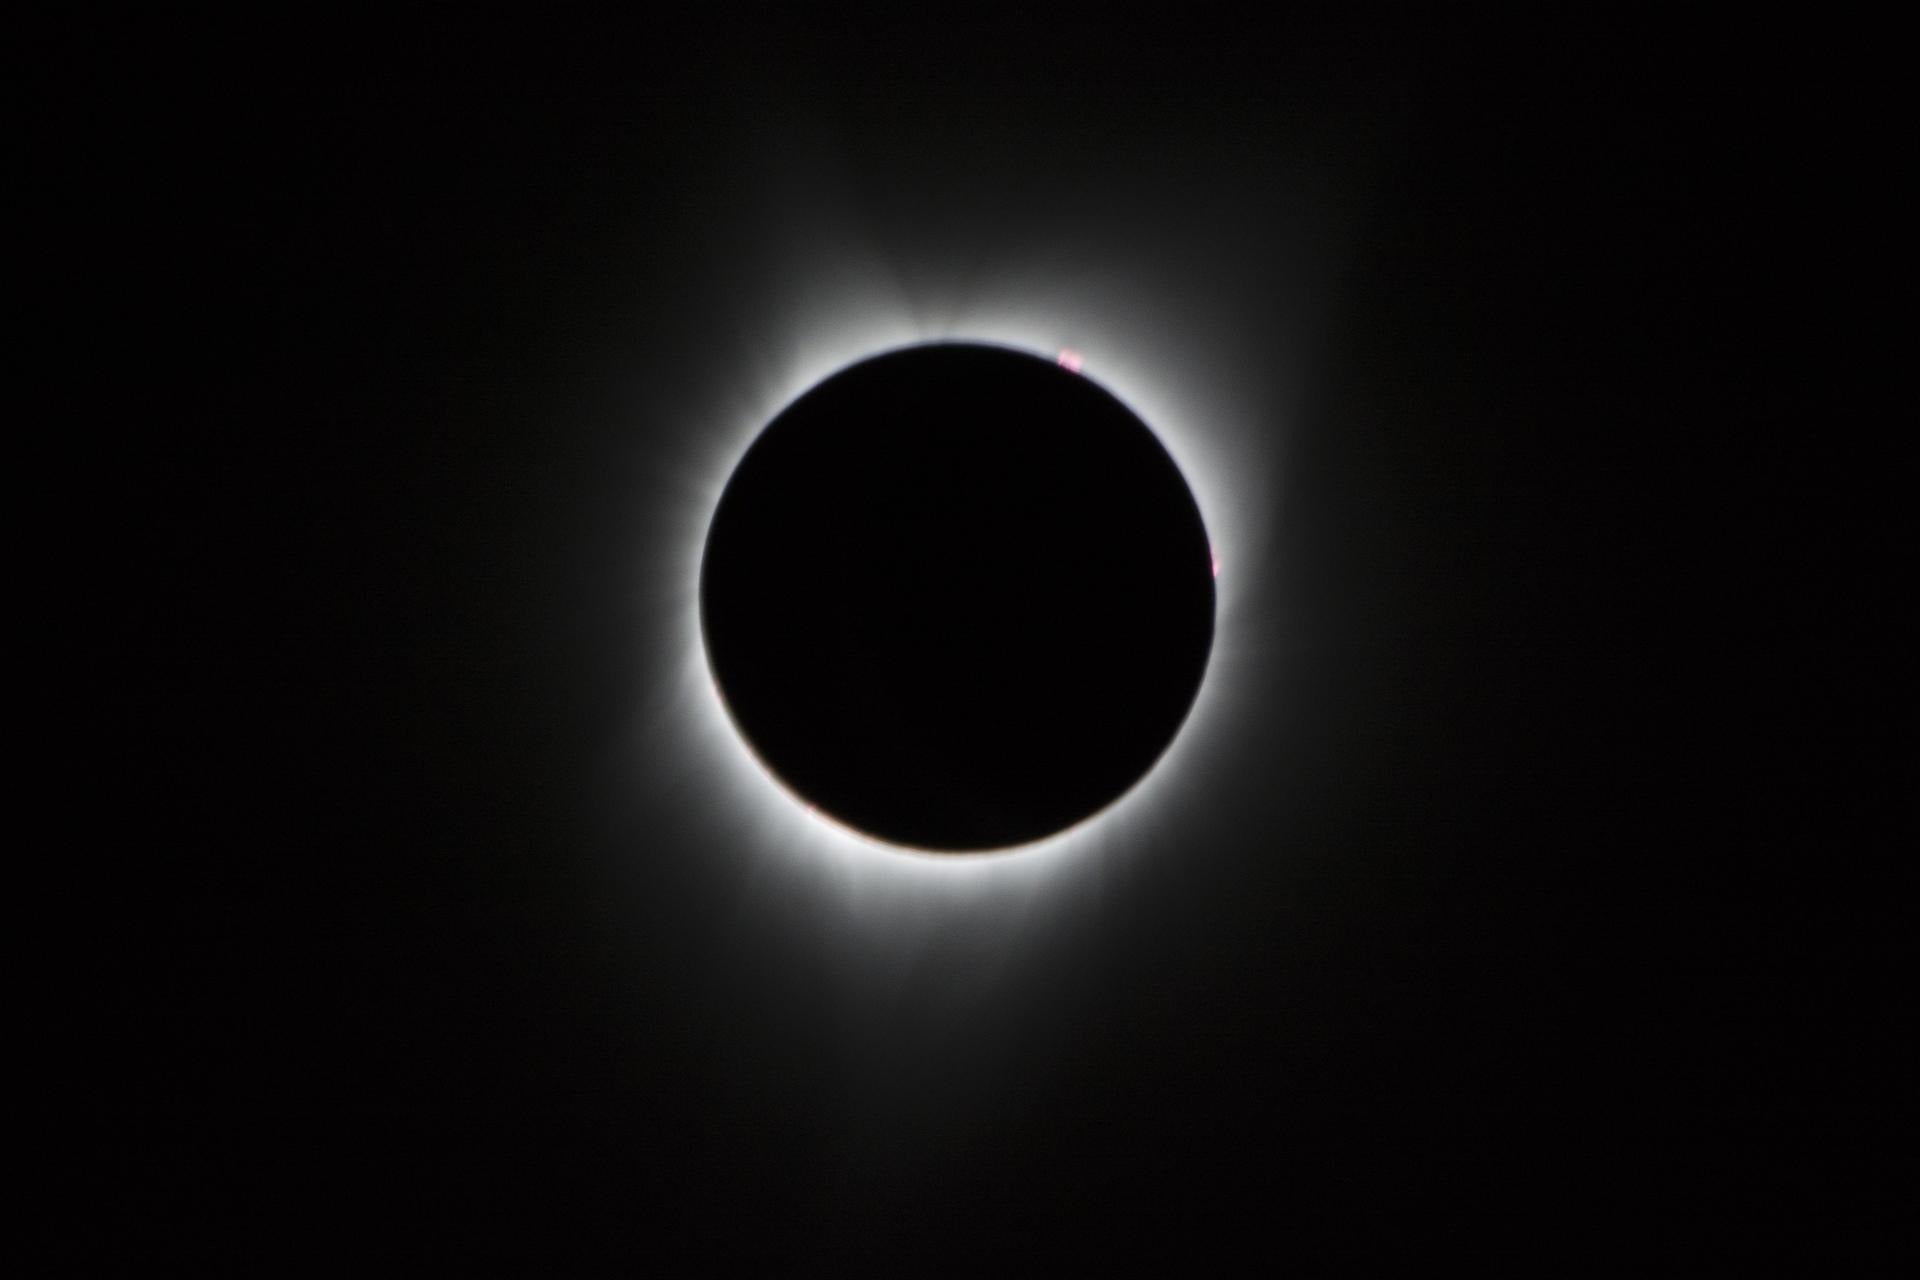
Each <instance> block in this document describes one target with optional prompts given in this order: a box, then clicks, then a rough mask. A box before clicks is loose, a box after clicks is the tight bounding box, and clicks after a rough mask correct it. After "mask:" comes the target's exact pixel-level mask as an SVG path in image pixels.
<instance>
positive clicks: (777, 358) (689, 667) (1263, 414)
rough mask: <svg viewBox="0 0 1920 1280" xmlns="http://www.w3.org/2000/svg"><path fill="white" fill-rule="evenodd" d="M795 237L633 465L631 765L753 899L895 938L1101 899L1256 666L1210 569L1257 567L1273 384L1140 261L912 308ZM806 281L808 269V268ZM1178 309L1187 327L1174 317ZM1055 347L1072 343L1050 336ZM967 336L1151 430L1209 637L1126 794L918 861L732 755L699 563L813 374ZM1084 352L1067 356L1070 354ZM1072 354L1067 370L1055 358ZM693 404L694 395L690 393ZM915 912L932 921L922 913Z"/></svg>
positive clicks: (1259, 666) (862, 272)
mask: <svg viewBox="0 0 1920 1280" xmlns="http://www.w3.org/2000/svg"><path fill="white" fill-rule="evenodd" d="M838 248H839V250H840V252H838V253H833V252H826V251H823V250H822V249H821V248H820V247H819V246H814V247H812V249H811V250H810V252H809V253H808V254H807V255H805V256H804V257H803V258H797V259H796V261H797V262H804V263H805V266H804V268H801V267H796V272H797V273H798V276H799V278H798V279H792V280H788V281H785V282H784V284H783V287H782V289H780V290H778V292H781V293H782V294H783V295H784V296H782V297H778V298H771V299H769V298H765V297H763V298H760V299H756V300H755V301H756V303H758V304H759V306H760V307H761V310H760V311H759V313H758V314H759V318H760V322H759V323H757V324H756V328H757V329H758V333H756V334H755V335H753V338H754V339H755V340H754V341H748V342H743V343H742V345H743V346H744V347H746V348H748V349H747V350H746V351H745V352H743V353H742V359H740V360H735V361H732V362H730V363H729V364H728V368H729V370H730V371H731V373H732V374H733V375H735V377H736V379H737V380H736V381H735V382H734V384H733V385H732V386H731V387H729V388H726V389H724V390H723V389H720V386H719V385H718V384H719V383H720V382H721V381H722V380H720V379H719V378H718V373H719V371H718V370H716V371H715V375H714V376H715V380H716V384H717V385H716V387H715V389H714V390H713V391H712V392H711V394H710V395H706V396H703V395H702V394H700V393H699V392H698V391H693V392H689V393H688V394H687V395H686V396H685V397H684V399H682V400H680V401H677V402H675V403H674V404H672V405H670V406H668V408H669V410H670V411H671V412H673V413H674V414H676V415H683V416H684V425H683V427H682V428H681V429H680V430H679V432H678V435H677V437H676V439H677V441H678V443H679V444H680V445H681V446H682V452H681V455H680V456H679V457H678V458H677V459H672V460H669V464H670V465H672V468H673V469H672V474H671V475H670V476H660V475H659V474H658V473H659V471H660V465H661V464H660V462H659V461H657V460H656V461H654V462H652V463H651V464H650V465H649V467H648V470H650V471H653V472H655V474H656V479H657V480H659V481H661V483H658V484H656V486H655V489H656V493H657V495H658V501H656V503H655V504H654V505H653V508H652V514H653V515H654V517H655V518H656V523H655V525H654V527H653V528H652V530H651V531H650V534H649V536H648V538H647V539H646V541H647V543H648V545H647V546H646V548H645V555H644V556H643V561H642V563H641V564H639V565H637V566H636V567H637V569H638V571H639V572H640V573H641V575H642V576H643V588H642V589H643V594H644V595H645V596H646V597H647V598H648V600H647V604H648V607H647V611H646V617H645V622H644V625H645V626H647V627H648V628H649V629H650V630H651V634H650V635H648V636H646V637H644V639H645V640H646V641H647V642H648V647H650V648H652V649H654V650H655V651H656V652H657V651H658V649H659V648H660V646H661V645H662V644H665V645H666V646H668V647H669V648H670V650H671V652H672V653H673V654H674V655H676V657H675V663H676V668H677V671H676V674H675V676H674V678H673V679H672V681H671V687H670V688H665V689H662V688H660V687H659V686H658V685H657V683H656V684H655V685H654V687H653V689H652V692H651V695H650V696H649V697H648V698H647V699H646V704H645V705H644V706H643V707H642V708H641V709H640V713H639V715H638V720H639V723H638V724H637V725H636V736H635V738H634V748H635V751H636V755H637V756H638V759H637V760H636V761H635V764H636V766H637V767H639V768H640V769H642V770H643V771H645V772H647V773H651V774H654V775H656V780H658V775H661V774H666V775H669V781H668V785H670V788H671V806H672V808H673V810H674V811H675V812H674V813H673V814H672V816H673V817H674V819H675V820H676V821H677V822H678V823H680V824H682V825H683V826H685V827H688V828H691V829H692V831H693V833H694V834H695V836H696V837H697V838H701V839H702V843H703V844H705V845H706V846H708V847H710V848H712V849H714V850H715V851H716V852H717V853H723V854H724V855H725V856H728V857H735V858H739V859H740V860H741V863H742V865H743V867H744V871H743V874H744V875H746V876H747V878H748V881H749V882H750V883H751V884H753V885H755V886H757V891H759V892H762V893H764V894H765V895H767V896H768V897H770V898H771V897H778V898H781V899H787V900H793V899H806V900H810V901H812V902H814V903H815V905H818V906H831V905H834V904H837V905H838V907H839V908H840V910H839V911H838V912H837V913H834V912H830V914H834V915H837V918H839V919H841V920H843V921H847V920H852V921H855V922H858V923H862V924H868V923H871V922H874V921H885V922H887V923H886V925H885V927H886V928H887V929H888V930H892V929H895V928H911V927H913V926H914V924H915V922H916V921H920V922H923V923H924V922H926V921H930V920H933V919H935V918H937V917H939V916H940V915H942V914H943V913H944V912H945V911H946V910H947V909H949V908H950V907H954V906H957V905H961V904H965V903H978V904H982V905H988V906H991V908H992V909H993V912H994V915H995V917H996V918H998V919H1001V920H1009V919H1012V920H1017V919H1019V918H1021V917H1022V916H1023V915H1024V910H1023V907H1024V906H1025V905H1029V904H1031V905H1038V903H1039V902H1040V900H1043V899H1046V898H1049V897H1051V896H1052V895H1055V894H1057V893H1059V892H1061V891H1067V890H1070V891H1072V892H1076V893H1088V892H1095V893H1097V892H1098V891H1099V882H1100V881H1101V880H1102V879H1104V878H1105V877H1108V876H1111V875H1114V874H1115V873H1116V872H1119V871H1121V870H1122V869H1123V868H1124V865H1125V864H1126V862H1127V861H1128V859H1129V858H1130V857H1132V856H1133V855H1135V854H1137V853H1140V852H1141V851H1143V850H1149V849H1154V848H1168V847H1176V848H1177V846H1178V844H1179V841H1180V837H1181V829H1182V825H1183V824H1182V822H1181V821H1180V819H1181V815H1182V814H1183V813H1184V814H1192V813H1196V812H1199V811H1201V810H1203V809H1205V808H1207V807H1208V797H1207V794H1206V792H1207V785H1206V783H1207V779H1209V778H1210V777H1217V776H1219V775H1220V774H1222V773H1223V772H1229V771H1226V770H1223V769H1221V768H1219V767H1218V766H1219V765H1221V764H1223V763H1224V762H1225V761H1226V760H1227V759H1228V758H1229V756H1230V755H1231V753H1232V752H1233V750H1234V743H1235V739H1236V736H1237V728H1238V720H1237V716H1238V713H1239V709H1240V708H1242V707H1244V706H1247V705H1249V704H1251V703H1253V702H1254V701H1256V699H1255V697H1254V696H1253V695H1254V694H1255V693H1256V692H1257V689H1256V688H1255V684H1256V683H1257V681H1258V680H1259V679H1260V675H1259V672H1260V671H1262V670H1263V669H1264V668H1265V666H1266V665H1267V664H1265V663H1251V662H1247V661H1245V659H1246V658H1247V657H1248V656H1249V654H1248V649H1249V647H1250V646H1249V645H1248V643H1247V642H1248V640H1249V636H1248V635H1247V632H1246V615H1247V611H1248V606H1249V605H1250V604H1251V603H1252V602H1250V601H1249V600H1247V599H1246V598H1244V597H1243V594H1242V591H1243V585H1242V584H1246V583H1249V582H1252V581H1257V580H1258V577H1259V575H1258V574H1255V573H1241V574H1237V575H1233V576H1230V577H1221V576H1219V566H1220V564H1221V563H1222V561H1223V560H1224V559H1225V558H1227V557H1232V558H1233V560H1234V561H1235V562H1236V563H1239V564H1255V563H1257V561H1258V557H1259V555H1260V552H1261V548H1262V543H1263V539H1264V534H1265V521H1266V518H1267V516H1268V512H1269V510H1270V495H1269V494H1267V493H1265V492H1263V489H1262V478H1263V477H1264V476H1265V475H1266V474H1267V473H1268V469H1269V467H1268V464H1269V462H1270V460H1271V457H1272V452H1271V451H1272V449H1273V447H1274V446H1273V439H1274V429H1275V428H1274V423H1273V421H1272V412H1273V406H1272V405H1271V404H1270V403H1269V399H1270V397H1269V390H1270V387H1269V385H1268V384H1267V383H1263V381H1262V380H1261V379H1260V378H1258V377H1252V376H1249V375H1248V373H1247V370H1246V357H1245V355H1244V353H1240V352H1237V351H1236V349H1235V345H1234V343H1232V342H1231V341H1230V340H1228V338H1227V335H1231V334H1233V333H1236V332H1238V331H1240V329H1241V326H1240V325H1238V324H1237V323H1236V322H1235V321H1236V318H1235V317H1234V316H1232V315H1223V314H1219V313H1218V312H1214V311H1212V304H1211V303H1210V300H1209V297H1208V291H1207V290H1205V289H1198V288H1194V287H1191V285H1189V286H1188V287H1185V288H1181V287H1178V286H1173V287H1165V288H1163V287H1160V286H1161V285H1163V284H1164V283H1165V282H1157V281H1155V280H1153V279H1151V278H1149V274H1148V273H1147V272H1145V271H1144V270H1143V271H1142V272H1141V273H1140V275H1139V276H1137V277H1134V278H1131V279H1129V277H1127V276H1126V275H1125V274H1123V273H1118V272H1116V273H1114V274H1113V275H1112V276H1106V277H1101V278H1100V280H1099V281H1098V282H1093V281H1090V280H1089V279H1088V277H1087V276H1086V275H1085V274H1084V273H1079V274H1076V273H1073V272H1068V271H1064V270H1061V271H1053V272H1049V271H1048V270H1045V269H1033V268H1031V266H1029V267H1027V268H1024V269H1023V268H1022V267H1021V265H1020V263H1019V262H1017V261H1013V260H1009V261H1008V262H1007V263H1006V273H1007V274H1006V277H1005V279H1003V280H1001V281H999V282H998V284H997V285H996V284H993V283H991V282H989V283H988V284H987V285H985V286H984V287H983V286H982V285H981V283H980V282H974V284H973V287H970V288H968V289H964V290H963V289H959V288H953V289H950V290H940V289H935V290H932V291H931V292H932V293H933V294H934V295H936V296H938V297H940V298H941V299H942V300H943V301H944V302H945V304H946V305H944V306H937V307H936V306H930V305H928V303H927V299H926V296H925V295H924V293H923V294H922V296H919V297H917V298H916V297H912V296H910V295H911V294H912V293H913V291H910V290H908V289H907V288H906V287H905V286H904V285H903V284H902V283H901V275H900V273H899V272H898V271H897V270H895V269H893V268H890V267H889V268H883V267H881V266H880V265H878V264H877V263H876V261H875V257H874V255H872V254H863V253H854V252H850V251H847V248H846V246H845V244H844V243H843V244H841V245H840V246H838ZM807 272H815V273H818V274H817V275H813V276H809V275H808V274H807ZM1182 303H1184V304H1185V310H1186V314H1184V315H1182V314H1180V313H1181V310H1182V307H1181V305H1180V304H1182ZM1067 340H1070V341H1071V343H1072V345H1070V346H1069V345H1067ZM947 341H966V342H981V343H988V344H992V345H998V346H1003V347H1007V348H1011V349H1015V350H1020V351H1023V352H1027V353H1030V354H1033V355H1036V356H1039V357H1040V358H1042V359H1050V360H1054V361H1057V362H1058V363H1060V364H1062V365H1063V366H1065V367H1072V368H1075V369H1076V371H1084V374H1085V376H1088V377H1091V378H1093V379H1094V380H1095V381H1096V382H1097V383H1099V384H1100V385H1101V386H1103V387H1105V388H1106V389H1107V390H1108V391H1110V392H1111V393H1112V394H1114V395H1115V396H1116V397H1118V398H1119V399H1120V400H1121V401H1122V402H1123V403H1125V404H1126V405H1127V406H1128V407H1129V408H1130V409H1131V410H1132V411H1133V412H1134V413H1135V414H1136V415H1137V416H1138V417H1139V418H1140V419H1141V420H1142V421H1143V422H1145V423H1146V424H1147V426H1148V427H1149V428H1150V429H1151V430H1152V431H1153V432H1154V434H1155V435H1156V436H1157V437H1158V438H1159V440H1160V441H1161V443H1162V444H1163V445H1164V446H1165V447H1166V449H1167V451H1168V453H1169V454H1170V455H1171V456H1172V458H1173V460H1174V462H1175V464H1176V465H1177V466H1178V467H1179V469H1180V471H1181V473H1182V474H1183V476H1184V477H1185V479H1186V481H1187V484H1188V487H1189V488H1190V490H1191V491H1192V493H1193V495H1194V499H1195V501H1196V503H1197V504H1198V506H1199V509H1200V513H1201V517H1202V519H1203V520H1204V522H1205V525H1206V528H1207V531H1208V536H1209V538H1210V540H1211V542H1212V545H1213V555H1214V560H1213V567H1214V573H1215V576H1216V589H1215V621H1214V643H1213V649H1212V653H1211V655H1210V658H1209V662H1208V666H1207V670H1206V674H1205V677H1204V679H1203V681H1202V684H1201V687H1200V689H1199V692H1198V694H1197V696H1196V698H1195V700H1194V703H1193V706H1192V708H1191V710H1190V712H1189V714H1188V717H1187V719H1186V722H1185V723H1184V724H1183V726H1182V727H1181V729H1180V731H1179V733H1178V734H1177V735H1176V736H1175V737H1174V739H1173V742H1172V743H1171V744H1170V746H1169V747H1168V748H1167V750H1166V752H1165V753H1164V755H1162V757H1161V758H1160V760H1159V761H1158V762H1157V763H1156V764H1155V765H1154V766H1153V768H1152V769H1151V770H1149V771H1148V773H1147V774H1146V775H1145V777H1143V778H1142V779H1140V781H1139V782H1137V783H1136V784H1135V785H1134V787H1133V788H1132V789H1131V790H1129V791H1128V792H1127V793H1126V794H1125V795H1123V796H1121V797H1120V798H1119V799H1118V800H1116V801H1115V802H1113V803H1112V804H1111V805H1109V806H1108V807H1107V808H1106V809H1104V810H1102V811H1100V812H1099V813H1096V814H1095V815H1093V816H1092V817H1090V818H1088V819H1086V820H1084V821H1082V822H1081V823H1079V824H1078V825H1076V826H1074V827H1072V828H1070V829H1068V830H1066V831H1063V832H1060V833H1057V834H1055V835H1053V836H1050V837H1047V838H1045V839H1042V840H1039V841H1036V842H1033V843H1030V844H1025V845H1020V846H1017V847H1014V848H1010V849H1005V850H995V851H988V852H982V853H966V854H934V853H926V852H921V851H916V850H912V849H907V848H903V847H901V846H898V845H893V844H889V843H886V842H883V841H880V840H878V839H875V838H872V837H869V836H866V835H864V834H862V833H860V832H858V831H855V830H852V829H850V828H848V827H846V826H843V825H841V824H839V823H837V822H835V821H834V820H832V819H831V818H829V817H827V816H825V815H824V814H822V813H820V812H819V810H818V809H817V808H815V807H814V806H812V805H811V804H809V803H808V802H807V801H805V800H804V799H802V798H800V797H798V796H796V795H795V794H794V793H792V792H791V791H789V790H788V789H787V788H786V786H785V785H784V784H783V783H781V782H780V781H779V780H778V779H777V778H776V777H775V776H774V775H773V774H772V773H771V772H770V771H769V770H768V769H767V768H766V767H765V766H764V765H763V764H762V763H761V761H760V760H759V759H758V758H757V757H756V755H755V754H754V753H753V751H752V750H751V749H750V748H749V747H748V745H747V743H746V742H745V741H744V739H743V738H742V736H741V735H740V733H739V732H738V731H737V730H736V728H735V727H734V724H733V722H732V720H731V718H730V716H729V714H728V712H727V710H726V708H725V705H724V703H723V701H722V699H721V697H720V694H719V691H718V688H717V686H716V685H715V682H714V677H713V674H712V672H711V671H710V669H709V667H708V664H707V657H706V649H705V645H704V642H703V639H702V636H701V632H700V623H699V607H698V606H699V585H700V566H701V554H702V550H703V547H704V544H705V540H706V535H707V529H708V526H709V524H710V522H711V519H712V516H713V513H714V509H715V507H716V505H717V504H718V501H719V498H720V494H721V491H722V490H723V489H724V487H725V486H726V484H727V481H728V479H729V478H730V477H731V475H732V472H733V469H734V467H735V466H736V465H737V463H738V462H739V460H740V458H741V457H742V455H743V454H744V453H745V451H746V449H747V448H748V446H749V445H750V444H751V443H752V442H753V440H754V439H755V438H756V437H757V436H758V435H759V433H760V432H761V431H762V430H763V429H764V428H765V427H766V426H767V425H768V424H769V423H770V422H771V421H772V420H773V418H774V417H775V416H777V415H778V413H779V412H780V411H781V410H782V409H784V408H785V407H786V406H787V405H788V404H790V403H791V402H792V401H793V400H794V399H795V398H797V397H798V396H799V395H801V394H802V393H804V392H805V391H807V390H808V389H810V388H811V387H813V386H814V385H816V384H817V383H819V382H820V381H821V380H822V379H824V378H826V377H827V376H829V375H831V374H833V373H835V372H837V371H839V370H840V369H843V368H845V367H847V366H848V365H851V364H854V363H856V362H858V361H861V360H864V359H866V358H868V357H871V356H874V355H877V354H879V353H882V352H885V351H889V350H894V349H897V348H900V347H905V346H911V345H916V344H922V343H929V342H947ZM1082 353H1085V354H1084V355H1083V354H1082ZM1069 356H1071V357H1072V359H1073V361H1074V364H1073V365H1068V363H1067V361H1068V357H1069ZM703 401H704V402H703ZM929 912H931V913H934V914H933V915H931V916H929V915H928V914H927V913H929Z"/></svg>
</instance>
